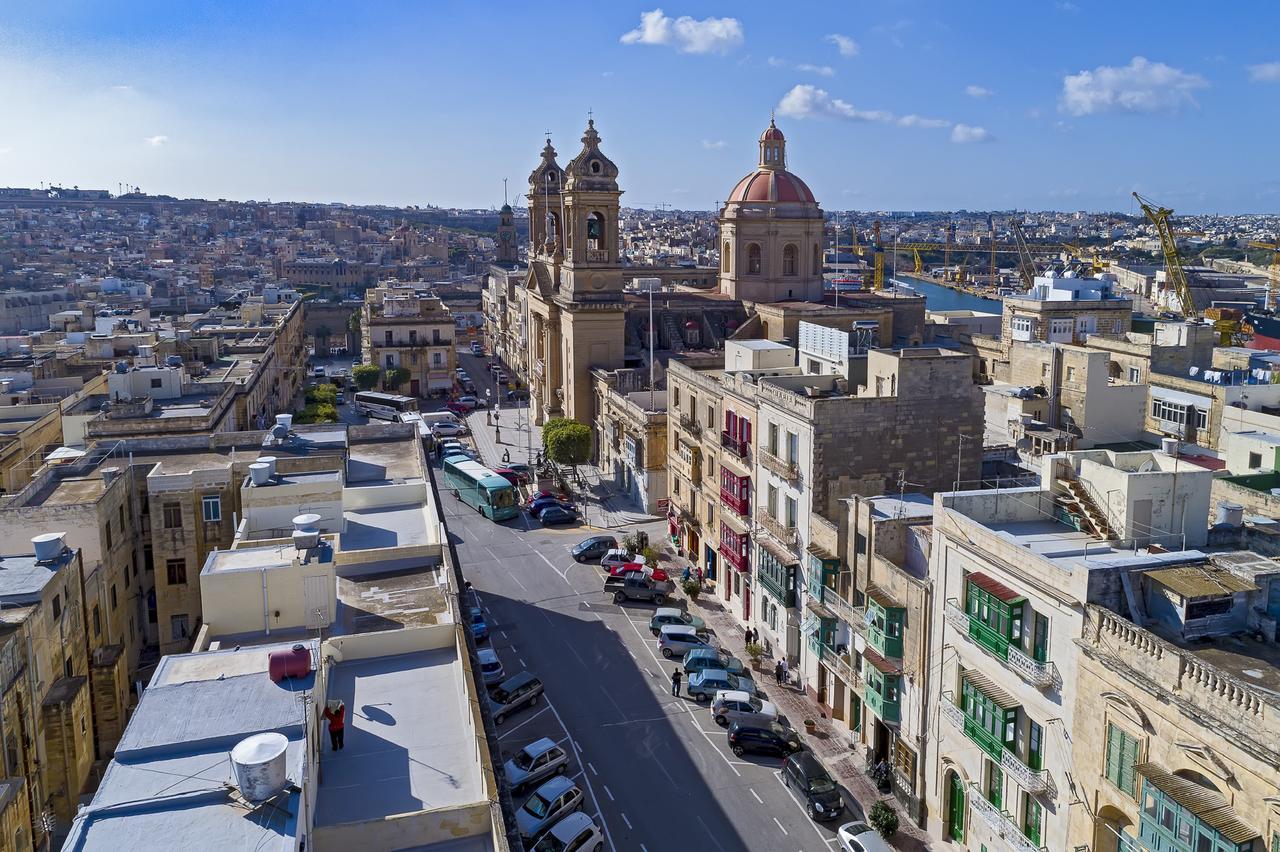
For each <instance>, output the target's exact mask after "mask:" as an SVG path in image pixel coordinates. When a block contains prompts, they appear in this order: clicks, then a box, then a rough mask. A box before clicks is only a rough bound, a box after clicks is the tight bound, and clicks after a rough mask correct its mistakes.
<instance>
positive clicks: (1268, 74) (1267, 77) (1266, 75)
mask: <svg viewBox="0 0 1280 852" xmlns="http://www.w3.org/2000/svg"><path fill="white" fill-rule="evenodd" d="M1249 79H1250V80H1252V81H1253V82H1255V83H1280V62H1263V63H1262V64H1260V65H1250V66H1249Z"/></svg>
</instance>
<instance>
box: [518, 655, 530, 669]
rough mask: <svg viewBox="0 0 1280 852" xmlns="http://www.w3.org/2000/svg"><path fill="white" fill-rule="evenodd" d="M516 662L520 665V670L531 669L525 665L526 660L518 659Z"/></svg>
mask: <svg viewBox="0 0 1280 852" xmlns="http://www.w3.org/2000/svg"><path fill="white" fill-rule="evenodd" d="M516 662H517V663H519V664H520V668H522V669H527V668H529V667H528V666H526V665H525V664H524V660H522V659H520V658H519V657H516Z"/></svg>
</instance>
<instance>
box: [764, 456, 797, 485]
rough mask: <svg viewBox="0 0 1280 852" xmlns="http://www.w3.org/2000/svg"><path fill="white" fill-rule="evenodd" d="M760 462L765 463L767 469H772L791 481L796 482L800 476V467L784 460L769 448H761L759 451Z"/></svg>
mask: <svg viewBox="0 0 1280 852" xmlns="http://www.w3.org/2000/svg"><path fill="white" fill-rule="evenodd" d="M759 456H760V464H762V465H764V467H765V469H766V470H771V471H773V472H774V473H776V474H778V476H781V477H782V478H783V479H786V480H788V481H790V482H794V481H796V480H797V479H799V478H800V468H799V466H798V465H794V464H792V463H791V462H787V461H783V460H782V459H780V458H778V457H777V456H775V455H774V454H773V453H771V452H769V451H768V450H765V449H761V450H760V452H759Z"/></svg>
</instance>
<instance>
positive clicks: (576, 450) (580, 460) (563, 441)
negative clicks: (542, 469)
mask: <svg viewBox="0 0 1280 852" xmlns="http://www.w3.org/2000/svg"><path fill="white" fill-rule="evenodd" d="M557 419H561V418H557ZM555 422H556V421H555V420H551V421H548V423H555ZM542 443H543V445H544V446H545V447H546V450H547V458H549V459H551V460H552V461H553V462H555V463H556V464H566V465H569V466H571V467H577V466H578V465H580V464H584V463H585V462H586V461H587V459H588V458H589V457H590V455H591V430H590V429H588V428H587V427H586V426H584V425H583V424H581V423H578V422H577V421H575V420H569V421H566V422H564V423H562V424H556V428H554V429H552V430H551V432H550V434H548V433H547V431H546V426H543V429H542Z"/></svg>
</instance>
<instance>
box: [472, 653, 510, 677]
mask: <svg viewBox="0 0 1280 852" xmlns="http://www.w3.org/2000/svg"><path fill="white" fill-rule="evenodd" d="M476 656H477V657H478V658H479V659H480V675H481V677H483V678H484V685H485V686H489V685H491V684H495V683H502V679H503V678H504V677H506V676H507V674H506V672H505V671H504V670H503V668H502V660H500V659H498V652H497V651H495V650H493V649H492V648H481V649H480V650H479V651H477V652H476Z"/></svg>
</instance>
